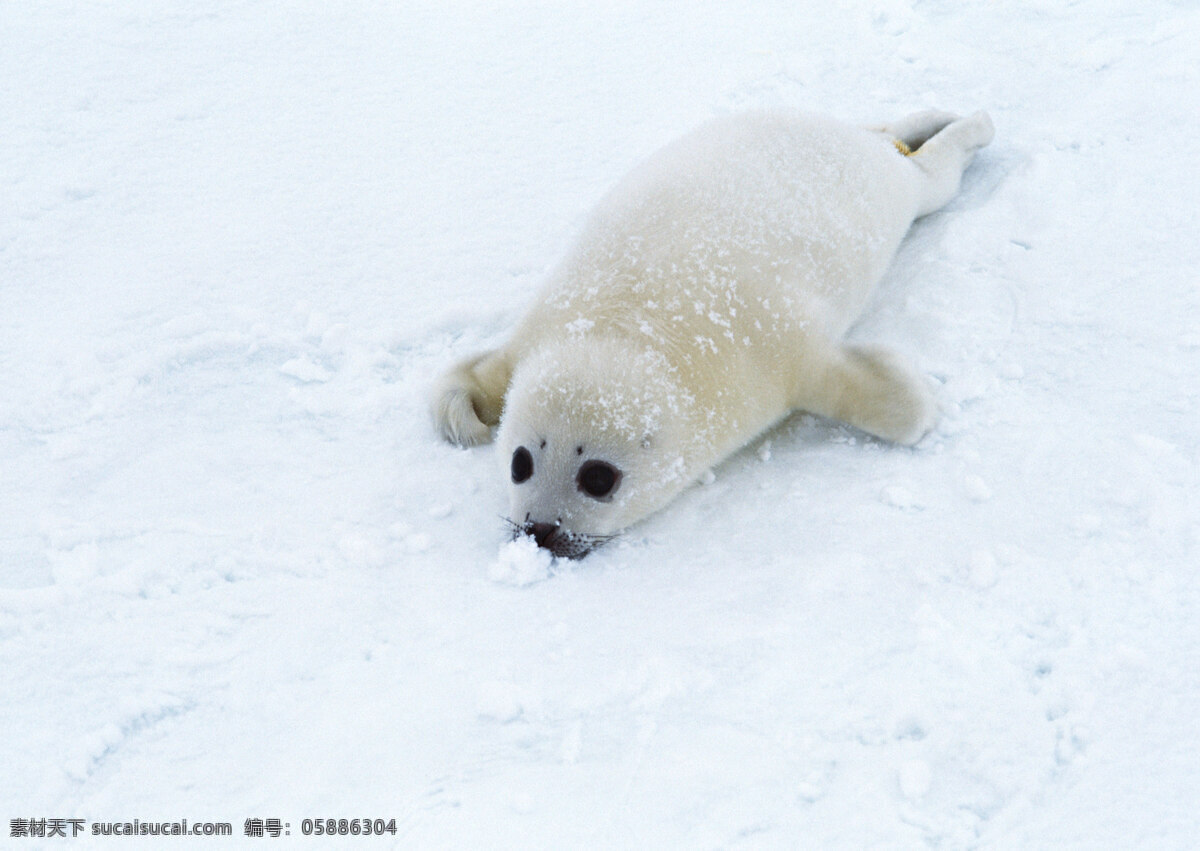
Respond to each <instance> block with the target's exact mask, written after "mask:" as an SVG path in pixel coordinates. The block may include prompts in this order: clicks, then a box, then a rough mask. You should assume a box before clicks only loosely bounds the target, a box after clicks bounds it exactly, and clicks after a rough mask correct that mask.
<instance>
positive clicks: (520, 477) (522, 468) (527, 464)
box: [512, 446, 533, 485]
mask: <svg viewBox="0 0 1200 851" xmlns="http://www.w3.org/2000/svg"><path fill="white" fill-rule="evenodd" d="M532 475H533V456H532V455H530V454H529V450H528V449H526V448H525V447H524V446H518V447H517V451H516V452H514V453H513V460H512V479H513V482H515V483H516V484H518V485H519V484H521V482H523V481H525V480H526V479H528V478H529V477H530V476H532Z"/></svg>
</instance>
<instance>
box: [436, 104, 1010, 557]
mask: <svg viewBox="0 0 1200 851" xmlns="http://www.w3.org/2000/svg"><path fill="white" fill-rule="evenodd" d="M992 135H993V128H992V122H991V120H990V119H989V118H988V116H987V114H986V113H984V112H977V113H975V114H973V115H971V116H969V117H966V118H960V117H959V116H957V115H954V114H951V113H946V112H939V111H927V112H920V113H916V114H914V115H910V116H908V117H907V118H904V119H902V120H900V121H898V122H895V123H892V124H887V125H882V126H879V127H873V128H859V127H852V126H848V125H845V124H842V123H839V122H837V121H834V120H832V119H829V118H823V117H818V116H813V115H808V114H802V113H793V112H779V111H770V112H767V111H764V112H752V113H745V114H739V115H734V116H728V117H723V118H718V119H716V120H713V121H710V122H709V123H707V124H705V125H703V126H701V127H700V128H698V129H697V130H694V131H693V132H691V133H689V134H688V135H686V136H684V137H682V138H680V139H678V140H677V141H675V142H673V143H671V144H669V145H668V146H667V147H665V148H663V149H661V150H660V151H658V152H657V153H655V154H653V155H652V156H651V157H650V158H649V159H648V160H646V161H645V162H643V163H642V164H641V165H639V166H637V167H636V168H635V169H634V170H633V171H632V172H631V173H629V174H628V175H627V176H626V177H625V178H624V179H623V180H621V182H620V183H618V184H617V186H616V187H615V188H614V189H612V190H611V191H610V192H609V193H608V194H607V195H606V196H605V197H604V198H603V199H602V200H601V201H600V203H599V204H598V205H597V207H596V209H595V210H594V211H593V212H592V213H591V215H590V217H589V218H588V220H587V222H586V224H585V225H584V227H583V232H582V233H581V234H580V235H579V237H578V239H577V240H576V242H575V243H574V245H573V246H572V247H571V248H570V250H569V251H568V252H567V254H566V256H565V257H564V258H563V260H562V261H561V262H560V263H559V264H558V265H557V266H556V267H555V268H554V269H553V271H552V272H551V273H550V276H549V279H548V280H547V281H546V283H545V284H544V287H543V289H542V290H541V292H540V293H539V294H538V295H537V297H536V298H535V300H534V302H533V306H532V307H531V308H530V310H529V311H528V313H527V314H526V315H525V317H524V318H523V319H522V320H521V321H520V323H519V324H518V325H517V327H516V329H515V330H514V332H513V334H512V336H511V338H510V339H509V341H508V342H507V343H506V344H505V345H503V346H501V347H500V348H498V349H496V350H494V351H490V352H485V353H483V354H480V355H477V356H475V357H473V358H470V359H469V360H467V361H464V362H463V363H460V364H459V365H458V366H456V367H454V368H453V369H451V370H450V371H449V372H448V373H446V374H445V376H443V378H442V379H441V381H440V382H439V383H438V385H437V387H436V389H435V392H434V395H433V401H432V413H433V419H434V423H435V426H436V428H437V429H438V431H439V432H440V433H441V434H442V435H443V436H444V437H445V438H446V439H447V440H449V441H450V442H451V443H456V444H459V445H462V446H471V445H475V444H479V443H485V442H487V441H489V440H490V439H491V437H492V433H491V428H492V427H493V426H495V425H497V424H499V431H498V434H497V442H498V446H499V456H500V460H501V463H502V464H503V466H504V469H505V474H506V475H507V476H508V477H509V479H510V480H511V485H510V488H509V494H510V500H509V515H508V518H509V522H510V523H511V524H512V526H513V529H514V537H516V536H519V535H521V534H528V535H532V536H533V537H534V539H535V540H536V541H537V543H538V544H539V545H540V546H542V547H545V548H547V549H549V550H550V551H551V553H553V554H554V555H556V556H566V557H579V556H582V555H585V554H586V553H587V552H589V551H590V550H591V549H593V548H594V547H595V546H597V545H599V544H600V543H603V542H604V541H605V540H608V539H609V538H610V537H612V536H613V535H615V534H616V533H618V532H619V531H621V530H623V529H625V528H627V527H628V526H630V525H631V524H633V523H635V522H637V521H638V520H640V519H641V518H643V517H645V516H646V515H648V514H650V513H652V512H654V511H656V510H658V509H659V508H661V507H662V506H664V505H665V504H666V503H668V502H669V501H670V500H671V499H672V498H673V497H675V496H676V495H677V494H678V493H679V492H680V491H681V490H683V488H685V487H686V486H687V485H688V484H690V483H691V482H693V481H695V480H696V479H697V478H699V477H700V476H701V475H703V474H704V473H705V472H706V471H707V470H708V469H709V468H710V467H712V466H713V465H714V464H716V463H717V462H719V461H721V460H722V459H723V458H725V457H726V456H727V455H729V454H730V453H732V452H734V451H735V450H737V449H738V448H739V447H741V446H742V445H744V444H745V443H746V442H747V441H749V440H750V439H752V438H753V437H755V436H756V435H758V434H760V433H761V432H763V431H764V430H766V429H768V428H770V427H771V426H772V425H774V424H775V423H777V422H779V421H780V420H781V419H783V418H784V417H786V416H787V415H788V414H789V413H790V412H791V411H793V410H797V409H799V410H805V411H809V412H812V413H815V414H819V415H821V416H825V417H830V418H833V419H836V420H841V421H843V422H846V423H849V424H850V425H853V426H855V427H857V428H859V429H861V430H863V431H865V432H867V433H869V434H872V435H875V436H877V437H880V438H882V439H884V440H888V441H894V442H896V443H901V444H906V445H911V444H913V443H915V442H917V441H918V440H920V438H921V437H922V436H923V435H924V434H925V433H926V432H927V431H928V430H929V429H930V428H932V427H933V425H934V423H935V420H936V416H937V408H936V405H935V403H934V400H933V396H932V394H931V391H930V389H929V386H928V384H927V383H926V381H925V379H924V378H923V377H922V376H921V375H920V374H919V373H918V372H917V370H916V369H914V368H913V366H912V365H911V364H909V363H908V362H907V361H906V359H905V358H903V357H902V356H901V355H899V354H897V353H896V352H894V351H891V350H889V349H886V348H883V347H880V346H872V345H861V344H855V343H848V342H846V341H844V339H843V337H844V335H845V333H846V330H847V329H848V328H849V327H850V325H851V324H852V323H853V322H854V321H855V320H856V319H857V318H858V316H859V314H860V313H861V311H862V309H863V307H864V306H865V305H866V303H867V300H868V298H869V296H870V293H871V290H872V288H873V287H874V285H875V284H876V282H877V281H878V280H879V279H880V278H881V277H882V275H883V273H884V271H885V269H886V268H887V266H888V264H889V262H890V261H891V258H892V257H893V255H894V254H895V252H896V249H897V247H898V246H899V244H900V241H901V239H902V238H903V237H904V234H905V232H906V231H907V230H908V228H909V226H910V225H911V224H912V222H913V220H914V219H916V218H917V217H919V216H923V215H925V214H927V213H931V212H933V211H934V210H937V209H939V208H940V207H941V206H943V205H944V204H945V203H946V202H948V201H949V200H950V199H951V198H952V197H953V196H954V195H955V194H956V193H957V192H958V188H959V182H960V179H961V176H962V173H963V170H964V169H965V168H966V166H967V165H968V163H969V162H970V161H971V159H972V157H973V155H974V153H975V151H977V150H978V149H979V148H981V147H983V146H984V145H986V144H988V143H989V142H990V141H991V139H992Z"/></svg>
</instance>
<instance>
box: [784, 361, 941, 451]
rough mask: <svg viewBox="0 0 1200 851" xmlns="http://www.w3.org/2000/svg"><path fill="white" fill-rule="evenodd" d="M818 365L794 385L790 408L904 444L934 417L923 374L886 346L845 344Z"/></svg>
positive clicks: (922, 433) (914, 438)
mask: <svg viewBox="0 0 1200 851" xmlns="http://www.w3.org/2000/svg"><path fill="white" fill-rule="evenodd" d="M823 366H824V368H823V369H820V370H818V373H819V374H817V375H813V376H812V377H811V380H809V381H806V382H804V384H803V386H802V387H801V388H799V392H798V393H797V398H796V399H795V407H797V408H801V409H803V410H806V411H810V412H812V413H814V414H820V415H821V416H824V417H830V418H832V419H835V420H841V421H842V422H845V423H849V424H850V425H852V426H854V427H855V428H860V429H862V430H863V431H865V432H867V433H868V434H873V435H875V436H876V437H881V438H883V439H884V440H890V441H893V442H895V443H903V444H905V445H908V446H911V445H912V444H914V443H916V442H917V441H918V440H920V439H921V438H922V437H924V436H925V434H926V433H928V432H929V430H930V429H932V428H933V426H934V424H935V423H936V422H937V405H936V403H935V402H934V399H933V394H932V393H931V392H930V390H929V386H928V385H927V384H926V382H925V379H924V378H922V377H921V375H920V373H918V372H917V371H916V369H914V368H913V367H912V366H911V365H909V364H908V363H907V362H906V361H905V359H904V358H903V357H902V356H901V355H899V354H898V353H896V352H894V351H892V350H891V349H887V348H884V347H882V346H851V345H846V346H842V347H840V348H837V349H834V350H833V351H832V352H830V354H829V357H828V361H827V362H826V363H825V364H824V365H823Z"/></svg>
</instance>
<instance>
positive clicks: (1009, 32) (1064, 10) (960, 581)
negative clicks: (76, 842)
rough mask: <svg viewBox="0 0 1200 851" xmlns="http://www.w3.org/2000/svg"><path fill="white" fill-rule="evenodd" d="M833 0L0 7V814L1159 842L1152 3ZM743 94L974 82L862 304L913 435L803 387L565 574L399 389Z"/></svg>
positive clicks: (1186, 455) (1199, 551) (457, 841)
mask: <svg viewBox="0 0 1200 851" xmlns="http://www.w3.org/2000/svg"><path fill="white" fill-rule="evenodd" d="M845 8H846V5H845V4H842V5H839V4H832V5H831V4H829V3H818V2H801V3H798V2H795V1H794V0H786V2H777V3H755V4H750V5H747V4H734V3H719V2H711V3H696V2H688V3H652V2H639V3H619V2H613V3H600V4H583V3H578V4H569V5H568V4H542V3H538V4H534V3H519V4H508V3H483V2H472V3H464V4H460V5H457V6H454V7H448V6H446V5H444V4H440V3H382V2H362V3H354V4H332V3H322V2H310V3H295V4H271V3H248V2H243V0H198V1H197V2H178V3H172V4H166V3H155V2H135V3H128V2H117V0H114V2H95V3H73V2H59V0H47V2H32V0H31V2H11V3H4V4H2V5H0V731H2V734H0V818H2V819H3V827H4V833H3V836H4V837H5V838H6V839H7V838H8V829H9V820H10V819H13V818H47V817H60V818H70V817H77V818H84V819H87V820H89V821H92V820H97V821H105V820H106V821H123V820H126V819H130V820H131V819H133V818H140V819H142V820H149V819H157V820H174V819H178V818H189V819H190V820H192V821H193V822H194V821H199V820H211V821H228V822H232V823H233V824H234V826H235V832H237V833H238V834H240V832H241V827H242V822H243V821H244V819H246V818H248V817H261V818H271V817H278V818H281V819H284V820H286V821H288V822H290V824H291V828H292V836H293V839H292V840H290V841H301V840H299V839H297V838H296V837H298V834H299V829H300V820H301V819H303V818H306V817H335V818H353V817H371V818H375V817H384V818H395V819H396V820H397V826H398V832H397V835H396V836H395V837H394V838H393V837H382V838H380V837H371V838H356V839H355V840H354V841H353V844H354V847H364V848H365V847H371V848H382V847H391V846H392V845H395V846H396V847H406V848H407V847H443V848H481V847H508V848H529V847H547V848H549V847H555V848H567V847H628V848H659V847H687V848H708V847H733V846H745V847H753V848H797V847H809V848H837V847H853V848H862V847H887V848H892V847H896V848H920V847H925V846H938V847H945V848H965V847H975V846H979V847H987V848H1022V849H1026V848H1155V849H1158V848H1188V847H1195V843H1196V842H1197V841H1198V840H1197V836H1200V723H1198V722H1197V717H1198V716H1200V583H1198V580H1197V573H1198V567H1200V496H1198V488H1200V284H1198V278H1197V275H1198V270H1200V228H1198V226H1197V218H1198V216H1197V213H1198V210H1197V198H1200V165H1198V163H1200V112H1198V111H1197V100H1196V98H1197V92H1198V91H1200V11H1198V10H1197V9H1196V8H1195V7H1194V6H1193V5H1191V4H1188V3H1172V2H1165V0H1097V2H1091V3H1065V2H1057V0H1026V1H1025V2H1021V1H1020V0H1017V2H1007V3H993V2H975V3H961V2H957V0H929V1H928V2H920V3H908V2H904V0H882V2H867V3H862V4H858V5H857V6H856V7H854V8H853V9H852V10H851V11H844V10H845ZM768 105H790V106H801V107H804V108H807V109H812V110H815V111H820V112H827V113H832V114H836V115H838V116H841V117H843V118H846V119H850V120H855V121H863V122H869V121H877V120H880V119H886V118H891V117H895V116H899V115H901V114H904V113H906V112H909V111H912V110H915V109H919V108H925V107H931V106H937V107H943V108H948V109H954V110H958V111H962V112H966V111H971V110H974V109H977V108H986V109H988V110H989V111H990V112H991V115H992V117H993V119H994V120H995V123H996V127H997V135H996V141H995V142H994V143H993V145H992V147H990V148H988V149H986V150H985V151H984V152H983V153H982V154H981V156H980V157H979V158H978V160H977V162H976V164H975V166H974V167H973V168H972V170H971V171H970V172H969V173H968V175H967V178H966V181H965V183H964V192H963V194H962V196H961V197H960V198H959V199H958V200H956V201H955V202H954V203H952V204H951V205H950V207H949V208H947V209H946V210H945V211H944V212H941V213H938V214H936V215H934V216H931V217H929V218H927V219H925V220H923V221H921V222H919V223H918V225H917V226H916V227H915V228H914V229H913V232H912V234H911V236H910V238H909V240H908V241H907V242H906V243H905V245H904V247H903V248H902V250H901V253H900V256H899V257H898V258H897V260H896V263H895V265H894V267H893V270H892V272H891V274H890V275H889V277H888V278H887V280H886V281H885V282H884V285H883V287H882V290H881V292H880V294H879V298H878V299H877V301H876V304H875V306H874V308H873V309H872V311H871V313H870V315H869V316H868V317H867V318H866V319H865V320H864V322H863V323H862V324H861V325H860V327H859V328H858V330H857V331H856V334H857V335H858V336H860V337H862V338H864V339H874V340H883V341H887V342H890V343H892V344H894V345H896V346H898V347H901V348H903V349H905V350H907V351H909V352H911V353H912V354H913V355H914V356H916V357H917V358H918V359H919V360H920V362H921V364H922V366H923V367H924V369H925V370H926V371H927V372H928V373H929V374H931V375H933V376H935V377H936V378H937V379H938V380H939V381H940V382H941V387H940V391H939V393H940V397H941V400H942V403H943V405H944V407H945V409H946V410H945V415H944V418H943V420H942V424H941V426H940V428H939V429H938V431H937V432H936V433H935V434H933V435H931V436H930V437H929V438H927V439H926V440H925V441H924V442H923V443H922V444H921V445H920V446H919V447H918V448H916V449H915V450H908V449H902V448H896V447H893V446H889V445H885V444H882V443H879V442H876V441H872V440H869V439H866V438H864V437H863V436H862V435H861V434H858V433H855V432H853V431H852V430H849V429H847V428H844V427H840V426H837V425H836V424H831V423H828V422H818V421H813V420H812V419H811V418H809V417H804V416H797V417H794V418H793V419H791V420H790V421H788V422H787V423H786V424H784V425H783V426H782V427H781V428H779V429H778V430H776V431H775V432H773V433H771V434H770V435H768V436H766V437H765V438H764V439H763V440H760V441H758V442H756V443H755V444H753V445H752V446H750V447H748V448H747V449H746V450H745V451H743V452H742V453H740V454H739V455H737V456H735V457H734V458H733V459H731V460H730V461H728V462H727V463H725V464H723V465H722V466H721V467H719V468H718V469H717V470H716V471H715V473H716V478H715V481H713V482H711V483H709V484H707V485H702V486H697V487H695V488H693V489H691V490H690V491H689V492H687V493H686V494H685V495H684V496H683V497H682V498H681V499H680V500H678V501H677V502H676V503H675V504H673V505H672V506H671V507H669V508H668V509H667V510H665V511H664V512H662V513H661V514H660V515H658V516H656V517H654V518H652V519H651V520H650V521H648V522H646V523H644V524H642V525H641V526H639V527H637V528H635V529H632V530H630V532H629V533H628V534H627V535H626V536H625V537H624V538H623V539H622V540H621V541H620V542H619V543H617V544H615V545H612V546H610V547H609V548H607V549H605V550H602V551H600V552H598V553H596V554H595V555H593V556H591V557H589V558H587V559H585V560H583V561H581V562H570V563H557V564H548V563H546V562H544V561H540V560H538V559H537V558H536V557H534V556H533V555H531V554H530V553H527V552H523V551H521V550H520V548H518V547H513V546H510V545H506V544H505V527H504V524H503V522H502V521H501V519H500V518H499V515H500V514H501V513H502V512H503V511H504V509H505V502H504V481H503V479H502V477H501V475H500V473H499V472H498V464H497V461H496V458H495V457H494V453H493V451H492V450H491V449H487V448H485V449H479V450H473V451H464V450H458V449H454V448H451V447H449V446H447V445H445V444H442V443H440V442H439V441H438V440H437V439H436V437H435V435H434V433H433V431H432V428H431V427H430V424H429V421H428V417H427V412H426V406H425V402H426V394H427V391H428V388H429V384H430V382H431V380H432V378H433V376H435V375H436V374H437V372H438V371H439V370H441V369H443V368H444V367H445V366H447V365H448V364H450V363H451V362H452V361H454V360H455V359H457V358H460V357H462V356H465V355H467V354H468V353H471V352H473V351H475V350H477V349H479V348H481V347H485V346H488V345H494V344H495V343H497V342H499V341H500V340H501V339H503V336H504V334H505V332H506V330H507V329H508V328H509V327H510V326H511V324H512V323H513V322H514V320H515V318H516V317H517V316H518V315H519V314H520V313H521V311H522V309H523V308H524V306H525V304H526V303H527V301H528V299H529V298H530V294H531V291H532V288H533V287H535V286H536V284H537V283H538V281H539V280H540V278H541V276H542V275H543V273H544V272H545V271H546V270H547V268H548V267H549V266H550V265H551V264H552V263H553V262H554V261H555V260H556V259H557V257H558V256H559V254H560V253H561V252H562V251H563V249H564V247H565V246H566V245H567V243H568V241H569V239H570V237H571V235H572V233H573V232H574V230H575V229H576V228H577V227H578V226H579V224H580V222H581V220H582V217H583V216H584V214H585V213H586V211H587V210H588V209H589V207H590V206H591V205H592V204H593V203H594V202H595V201H596V199H597V198H598V197H599V196H600V194H601V193H602V192H603V191H604V190H605V189H606V188H607V187H609V186H610V185H611V184H612V183H613V182H614V181H615V180H616V179H617V178H618V177H619V176H620V175H621V174H623V173H624V172H625V171H626V170H627V169H628V168H629V167H630V166H631V165H633V164H634V163H635V162H637V161H638V160H639V159H640V158H642V157H644V156H645V155H647V154H648V153H649V152H651V151H652V150H654V149H655V148H657V147H659V146H660V145H662V144H663V143H665V142H667V141H668V140H670V139H671V138H673V137H675V136H678V135H680V134H681V133H683V132H684V131H686V130H687V129H689V128H691V127H692V126H694V125H696V124H698V123H699V122H701V121H702V120H704V119H706V118H708V117H711V116H713V115H715V114H720V113H725V112H729V111H734V110H738V109H741V108H745V107H753V106H768ZM13 841H14V843H16V842H17V840H13ZM210 841H211V842H212V843H213V844H223V845H228V844H230V843H229V842H228V841H226V842H224V843H221V842H219V841H218V840H210ZM242 841H243V840H238V841H235V842H234V843H232V844H233V845H239V844H241V842H242ZM244 841H245V842H250V840H244ZM256 841H257V842H260V843H261V842H263V841H268V842H269V841H270V840H256ZM26 842H27V844H28V841H26ZM190 842H191V843H195V844H197V845H201V844H207V843H206V842H205V841H204V840H201V839H193V840H190ZM21 847H24V846H21Z"/></svg>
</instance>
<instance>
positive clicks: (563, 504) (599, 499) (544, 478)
mask: <svg viewBox="0 0 1200 851" xmlns="http://www.w3.org/2000/svg"><path fill="white" fill-rule="evenodd" d="M528 442H529V443H531V444H533V445H532V446H525V445H524V444H522V445H520V446H518V447H517V448H516V449H514V450H513V452H512V458H511V461H510V464H509V480H510V481H511V482H512V491H511V500H510V503H511V508H512V512H511V514H510V520H511V522H512V523H513V531H514V535H521V534H525V535H532V536H533V538H534V540H536V541H537V543H538V546H540V547H545V548H546V549H548V550H550V552H551V553H553V554H554V555H556V556H561V557H566V558H579V557H581V556H584V555H586V554H587V553H588V552H590V551H591V550H592V549H594V548H595V547H596V546H598V545H600V544H602V543H604V542H605V541H607V540H609V539H611V538H612V537H613V535H614V534H615V533H616V531H617V530H619V529H620V528H621V527H622V525H623V523H622V516H623V513H624V512H623V511H622V509H623V508H624V507H625V506H626V505H627V501H626V500H625V499H624V498H623V497H624V496H626V495H628V494H629V493H631V492H633V490H635V489H636V488H637V476H636V475H634V476H632V477H630V479H629V480H626V476H625V471H624V469H623V468H622V465H625V466H629V461H626V460H623V459H621V458H619V456H623V455H625V453H624V452H621V451H620V450H617V451H615V452H614V451H613V449H612V448H609V449H608V450H606V451H604V452H602V453H601V454H603V456H604V457H589V456H592V455H593V453H592V452H589V451H587V450H586V449H585V447H584V446H583V445H582V444H577V445H575V446H571V445H570V441H567V443H566V444H563V443H562V441H561V440H559V439H556V440H555V441H554V446H551V442H550V440H549V439H548V438H545V437H543V438H540V439H538V440H537V441H536V443H535V442H534V441H532V440H530V441H528ZM632 460H633V463H634V464H636V463H637V462H636V459H632Z"/></svg>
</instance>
